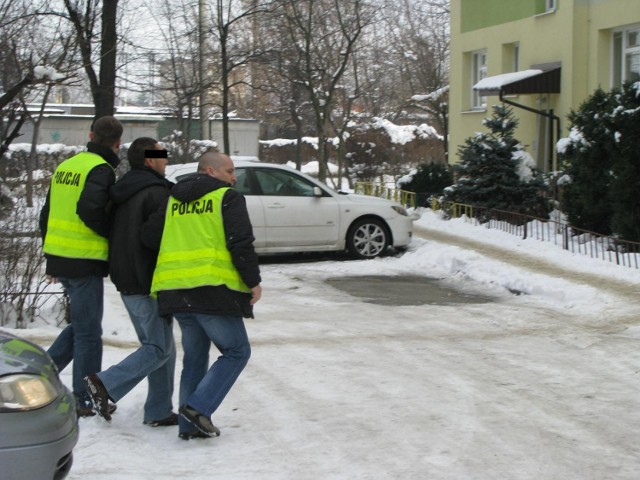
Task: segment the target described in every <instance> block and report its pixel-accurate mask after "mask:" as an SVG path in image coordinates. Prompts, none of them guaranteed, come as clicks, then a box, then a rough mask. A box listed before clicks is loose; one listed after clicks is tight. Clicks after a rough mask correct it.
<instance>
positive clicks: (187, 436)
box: [178, 430, 211, 440]
mask: <svg viewBox="0 0 640 480" xmlns="http://www.w3.org/2000/svg"><path fill="white" fill-rule="evenodd" d="M178 438H180V439H181V440H193V439H194V438H211V437H210V436H209V435H207V434H206V433H202V432H201V431H200V430H194V431H193V432H180V433H179V434H178Z"/></svg>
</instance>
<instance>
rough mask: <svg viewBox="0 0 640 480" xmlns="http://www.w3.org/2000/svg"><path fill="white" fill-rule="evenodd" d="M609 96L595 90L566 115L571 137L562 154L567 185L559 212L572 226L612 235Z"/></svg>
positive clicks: (564, 188)
mask: <svg viewBox="0 0 640 480" xmlns="http://www.w3.org/2000/svg"><path fill="white" fill-rule="evenodd" d="M611 108H612V106H611V96H610V95H609V94H607V93H606V92H604V91H603V90H602V89H597V90H596V91H595V92H594V93H593V95H591V97H589V98H588V99H587V100H586V101H585V102H584V103H582V105H580V107H579V108H578V110H577V111H575V112H574V111H572V112H571V113H570V114H569V117H568V118H569V122H570V124H571V136H570V141H569V143H568V147H567V148H566V150H564V151H562V152H561V155H560V160H561V163H562V167H563V172H564V173H565V174H567V175H568V176H569V178H570V183H568V184H567V185H566V186H565V187H563V192H562V211H563V212H564V213H565V214H566V215H567V218H568V220H569V223H570V224H571V225H573V226H574V227H578V228H582V229H585V230H591V231H594V232H598V233H602V234H609V233H611V217H612V215H613V205H612V202H611V181H612V166H613V161H612V160H613V159H612V157H611V150H612V147H613V145H612V140H613V138H612V136H611V135H610V133H609V131H610V129H611V125H610V120H609V119H608V118H607V117H608V116H607V115H605V112H607V111H610V110H611Z"/></svg>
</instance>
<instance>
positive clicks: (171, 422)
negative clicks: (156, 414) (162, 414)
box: [142, 412, 178, 427]
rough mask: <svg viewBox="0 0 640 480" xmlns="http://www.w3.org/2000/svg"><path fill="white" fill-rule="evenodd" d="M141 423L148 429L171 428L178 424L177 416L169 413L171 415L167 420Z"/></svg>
mask: <svg viewBox="0 0 640 480" xmlns="http://www.w3.org/2000/svg"><path fill="white" fill-rule="evenodd" d="M142 423H143V424H145V425H149V426H150V427H172V426H174V425H177V424H178V414H177V413H173V412H171V415H169V416H168V417H167V418H163V419H161V420H145V421H144V422H142Z"/></svg>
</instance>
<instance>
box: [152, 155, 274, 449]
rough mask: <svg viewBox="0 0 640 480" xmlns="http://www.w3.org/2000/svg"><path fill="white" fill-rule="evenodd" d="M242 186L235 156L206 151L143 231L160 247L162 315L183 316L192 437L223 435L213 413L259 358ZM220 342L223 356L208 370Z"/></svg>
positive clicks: (185, 417) (187, 422)
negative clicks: (248, 321)
mask: <svg viewBox="0 0 640 480" xmlns="http://www.w3.org/2000/svg"><path fill="white" fill-rule="evenodd" d="M235 181H236V178H235V169H234V166H233V161H232V160H231V158H229V157H228V156H227V155H224V154H221V153H217V152H207V153H205V154H204V155H203V156H202V157H201V159H200V162H199V164H198V173H197V175H195V176H194V177H191V178H187V179H185V180H183V181H180V182H178V183H177V184H176V186H175V187H174V188H173V190H172V191H171V197H170V198H169V201H168V204H167V206H166V208H165V209H164V211H161V212H159V214H158V215H157V216H156V217H155V220H156V221H155V222H151V221H150V222H148V224H147V226H146V227H147V228H146V229H145V231H144V232H143V241H144V242H145V243H146V244H147V245H148V246H150V247H156V248H158V247H159V254H158V262H157V265H156V269H155V272H154V275H153V283H152V286H151V291H152V292H156V293H157V294H158V302H159V305H160V313H161V314H162V315H173V316H175V318H176V320H177V321H178V324H179V325H180V329H181V331H182V346H183V349H184V359H183V370H182V376H181V379H180V409H179V412H180V415H181V418H180V423H179V437H180V438H182V439H185V440H189V439H191V438H197V437H214V436H218V435H219V434H220V431H219V430H218V428H217V427H215V426H214V425H213V423H212V422H211V415H212V414H213V413H214V412H215V411H216V409H217V408H218V406H219V405H220V404H221V403H222V401H223V400H224V398H225V396H226V395H227V393H228V392H229V390H231V387H232V386H233V384H234V382H235V381H236V379H237V378H238V376H239V375H240V373H241V372H242V370H243V369H244V367H245V365H246V364H247V362H248V360H249V357H250V355H251V347H250V345H249V339H248V337H247V332H246V329H245V326H244V322H243V317H246V318H253V305H254V304H255V303H256V302H257V301H258V300H259V299H260V296H261V293H262V288H261V287H260V280H261V279H260V268H259V266H258V257H257V255H256V253H255V250H254V248H253V241H254V237H253V229H252V227H251V222H250V220H249V214H248V212H247V207H246V203H245V199H244V197H243V196H242V195H241V194H240V193H238V192H237V191H235V190H234V189H232V188H230V187H231V186H232V185H233V184H234V183H235ZM212 342H213V344H214V345H215V346H216V348H217V349H218V350H219V351H220V353H221V356H220V357H219V358H218V359H217V360H216V361H215V362H214V363H213V365H211V368H208V366H209V348H210V346H211V343H212ZM207 369H208V371H207Z"/></svg>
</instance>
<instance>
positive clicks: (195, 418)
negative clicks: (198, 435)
mask: <svg viewBox="0 0 640 480" xmlns="http://www.w3.org/2000/svg"><path fill="white" fill-rule="evenodd" d="M178 411H179V412H180V415H182V416H183V417H184V418H186V419H187V420H188V421H189V422H191V423H193V426H194V427H196V428H197V429H198V430H200V431H201V432H202V433H204V434H205V435H207V436H209V437H218V436H220V430H218V427H216V426H215V425H214V424H213V423H211V419H210V418H209V417H206V416H204V415H202V414H201V413H200V412H198V411H197V410H196V409H194V408H191V407H190V406H189V405H182V406H181V407H180V408H179V409H178Z"/></svg>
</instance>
